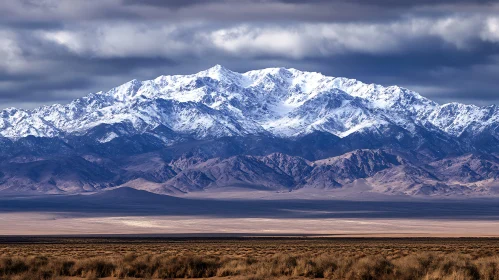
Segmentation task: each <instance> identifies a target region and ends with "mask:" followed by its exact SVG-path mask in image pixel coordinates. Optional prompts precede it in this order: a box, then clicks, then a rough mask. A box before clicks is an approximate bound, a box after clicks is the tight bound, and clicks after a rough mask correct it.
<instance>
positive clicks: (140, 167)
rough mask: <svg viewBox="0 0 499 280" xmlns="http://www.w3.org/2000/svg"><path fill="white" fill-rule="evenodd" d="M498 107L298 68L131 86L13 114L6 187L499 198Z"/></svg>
mask: <svg viewBox="0 0 499 280" xmlns="http://www.w3.org/2000/svg"><path fill="white" fill-rule="evenodd" d="M498 124H499V110H498V107H497V106H495V105H492V106H484V107H479V106H475V105H464V104H459V103H449V104H443V105H440V104H438V103H436V102H433V101H431V100H430V99H427V98H425V97H423V96H421V95H420V94H418V93H416V92H414V91H411V90H409V89H405V88H401V87H398V86H388V87H385V86H381V85H376V84H366V83H362V82H360V81H357V80H355V79H347V78H338V77H328V76H324V75H322V74H320V73H315V72H303V71H299V70H296V69H285V68H268V69H262V70H254V71H249V72H246V73H236V72H233V71H231V70H228V69H226V68H224V67H222V66H220V65H217V66H214V67H212V68H210V69H208V70H205V71H201V72H199V73H196V74H193V75H174V76H160V77H158V78H156V79H154V80H148V81H142V82H141V81H137V80H132V81H130V82H128V83H125V84H123V85H121V86H118V87H116V88H113V89H111V90H109V91H107V92H98V93H92V94H89V95H87V96H85V97H82V98H78V99H76V100H74V101H72V102H71V103H69V104H66V105H59V104H56V105H51V106H42V107H39V108H36V109H33V110H22V109H15V108H9V109H4V110H2V111H1V113H0V136H1V137H0V192H26V191H28V192H38V193H80V192H94V191H99V190H102V189H107V188H116V187H133V188H136V189H143V190H148V191H152V192H155V193H161V194H165V193H168V194H172V193H173V194H183V193H188V192H194V191H204V190H207V189H214V190H220V191H223V190H224V189H226V188H227V187H231V188H232V187H237V188H244V189H248V188H249V189H258V190H269V191H294V190H298V189H304V190H306V189H309V188H314V189H326V190H331V189H333V190H335V189H343V188H350V187H352V186H354V187H356V188H357V187H358V186H362V187H361V188H360V189H362V190H363V191H366V190H368V191H371V192H377V193H387V194H405V195H487V196H488V195H498V194H499V188H498V187H499V140H498V139H499V127H498Z"/></svg>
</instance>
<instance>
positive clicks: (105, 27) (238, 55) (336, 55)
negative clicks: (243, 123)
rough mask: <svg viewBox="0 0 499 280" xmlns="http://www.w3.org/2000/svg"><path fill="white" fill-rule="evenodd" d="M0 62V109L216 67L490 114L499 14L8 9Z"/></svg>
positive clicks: (497, 79) (1, 10)
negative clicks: (394, 91) (299, 76)
mask: <svg viewBox="0 0 499 280" xmlns="http://www.w3.org/2000/svg"><path fill="white" fill-rule="evenodd" d="M435 3H438V4H435ZM0 57H1V59H0V102H1V103H0V108H5V107H10V106H16V107H22V108H33V107H35V106H38V105H41V104H52V103H65V102H68V101H69V100H71V99H73V98H75V97H79V96H83V95H85V94H87V93H89V92H96V91H100V90H108V89H110V88H111V87H114V86H117V85H119V84H122V83H124V82H126V81H128V80H131V79H133V78H137V79H141V80H145V79H152V78H155V77H157V76H159V75H165V74H188V73H194V72H198V71H200V70H203V69H206V68H209V67H211V66H213V65H214V64H222V65H224V66H226V67H227V68H229V69H232V70H234V71H240V72H241V71H247V70H251V69H257V68H264V67H294V68H297V69H301V70H310V71H318V72H322V73H324V74H327V75H332V76H346V77H350V78H356V79H359V80H362V81H365V82H370V83H371V82H372V83H379V84H383V85H392V84H397V85H401V86H404V87H407V88H410V89H413V90H416V91H418V92H420V93H421V94H423V95H425V96H427V97H430V98H432V99H434V100H436V101H438V102H442V103H444V102H452V101H457V102H464V103H474V104H479V105H486V104H499V3H498V1H495V0H494V1H492V0H491V1H487V0H483V1H481V0H440V1H437V0H412V1H405V0H348V1H346V0H344V1H340V0H327V1H326V0H308V1H297V0H71V1H66V0H15V1H14V0H12V1H10V0H7V1H1V2H0Z"/></svg>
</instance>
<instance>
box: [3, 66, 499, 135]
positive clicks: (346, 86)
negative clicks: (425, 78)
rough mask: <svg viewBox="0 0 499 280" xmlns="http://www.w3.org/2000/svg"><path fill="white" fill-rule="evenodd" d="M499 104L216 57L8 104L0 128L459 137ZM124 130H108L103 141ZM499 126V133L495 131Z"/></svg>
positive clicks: (491, 121) (483, 126)
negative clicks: (26, 105) (61, 99)
mask: <svg viewBox="0 0 499 280" xmlns="http://www.w3.org/2000/svg"><path fill="white" fill-rule="evenodd" d="M498 120H499V110H498V107H497V106H486V107H478V106H474V105H464V104H459V103H449V104H444V105H439V104H437V103H435V102H433V101H431V100H429V99H427V98H425V97H422V96H421V95H419V94H418V93H416V92H413V91H411V90H408V89H405V88H401V87H398V86H389V87H384V86H380V85H375V84H365V83H362V82H360V81H357V80H354V79H347V78H337V77H328V76H324V75H322V74H320V73H315V72H303V71H299V70H296V69H285V68H268V69H262V70H255V71H249V72H246V73H236V72H233V71H231V70H228V69H226V68H224V67H223V66H220V65H217V66H214V67H212V68H210V69H208V70H205V71H201V72H199V73H197V74H193V75H175V76H160V77H158V78H156V79H154V80H148V81H142V82H141V81H137V80H132V81H130V82H128V83H125V84H123V85H121V86H118V87H116V88H113V89H111V90H109V91H107V92H98V93H92V94H89V95H87V96H85V97H82V98H79V99H76V100H74V101H72V102H71V103H69V104H67V105H60V104H56V105H51V106H42V107H39V108H36V109H34V110H22V109H15V108H8V109H5V110H2V111H1V118H0V135H2V136H4V137H8V138H13V139H17V138H21V137H26V136H29V135H32V136H37V137H65V136H67V135H71V134H74V135H84V134H85V133H86V132H87V131H88V130H90V129H92V128H94V127H97V126H99V125H102V124H118V123H121V124H127V125H128V127H129V128H130V129H129V131H127V133H132V134H139V133H144V132H146V131H149V130H153V129H154V128H156V127H158V126H165V127H167V128H169V129H171V130H172V131H174V132H177V133H182V134H190V135H193V136H194V137H195V138H197V139H204V138H216V137H222V136H244V135H249V134H261V133H269V134H271V135H274V136H278V137H294V136H299V135H305V134H308V133H311V132H313V131H324V132H328V133H331V134H333V135H336V136H338V137H345V136H348V135H350V134H352V133H355V132H359V131H363V130H376V129H380V128H381V127H384V126H387V125H396V126H399V127H401V128H403V129H405V130H406V131H407V132H409V133H412V134H414V133H416V130H415V127H422V128H425V129H427V130H429V131H440V132H443V133H445V134H448V135H449V136H452V137H459V136H460V135H462V134H463V133H464V132H465V131H469V132H471V133H473V134H476V133H480V132H482V131H484V130H487V129H491V128H495V127H496V126H497V124H498ZM118 136H119V135H118V134H117V133H116V132H114V131H110V132H109V133H108V134H107V135H106V136H104V137H103V138H102V139H100V141H110V140H111V139H113V138H114V137H118ZM494 136H496V135H494Z"/></svg>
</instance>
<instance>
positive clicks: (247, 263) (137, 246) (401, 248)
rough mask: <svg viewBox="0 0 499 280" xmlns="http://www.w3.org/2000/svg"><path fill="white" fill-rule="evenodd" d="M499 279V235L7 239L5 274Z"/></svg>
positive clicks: (3, 242)
mask: <svg viewBox="0 0 499 280" xmlns="http://www.w3.org/2000/svg"><path fill="white" fill-rule="evenodd" d="M105 277H107V278H111V279H130V278H142V279H171V278H210V277H215V278H224V279H309V278H310V279H314V278H326V279H352V280H354V279H402V280H403V279H407V280H412V279H499V239H487V238H480V239H473V238H468V239H451V238H447V239H445V238H442V239H437V238H428V239H421V238H419V239H417V238H399V239H390V238H358V239H355V238H352V239H345V238H341V239H339V238H303V239H301V238H265V239H264V238H247V239H205V240H200V239H177V240H174V239H161V238H140V239H133V238H89V239H74V238H32V239H30V238H27V239H9V238H6V239H5V238H4V239H2V238H0V279H30V280H31V279H99V278H105Z"/></svg>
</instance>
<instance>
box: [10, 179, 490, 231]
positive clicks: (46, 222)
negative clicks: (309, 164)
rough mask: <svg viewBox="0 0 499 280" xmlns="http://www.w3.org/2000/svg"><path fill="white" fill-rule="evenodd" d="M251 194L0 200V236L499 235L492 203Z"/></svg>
mask: <svg viewBox="0 0 499 280" xmlns="http://www.w3.org/2000/svg"><path fill="white" fill-rule="evenodd" d="M251 193H252V195H251V196H250V195H248V194H245V193H241V192H227V193H226V194H225V196H221V197H220V193H218V194H210V193H209V192H208V193H203V194H192V195H187V196H185V197H173V196H165V195H157V194H152V193H148V192H145V191H139V190H135V189H130V188H121V189H115V190H111V191H106V192H101V193H97V194H90V195H70V196H63V195H60V196H58V195H51V196H11V197H9V196H5V197H2V198H0V223H1V224H2V227H0V235H81V234H97V235H99V234H156V235H158V234H164V235H173V236H175V235H184V234H188V235H189V234H191V235H192V234H193V235H200V236H203V235H204V236H206V235H218V236H231V235H237V236H245V235H259V236H274V235H332V236H498V235H499V199H497V198H489V199H486V198H475V199H470V198H466V199H465V200H464V199H459V198H446V199H443V198H439V199H430V198H414V197H412V198H406V197H393V196H389V197H386V196H378V197H376V196H373V195H370V194H366V195H364V196H358V197H357V198H356V199H353V198H351V197H348V195H344V196H341V197H335V196H333V195H329V196H328V195H327V193H322V195H317V196H314V195H309V196H304V195H303V194H299V193H297V194H294V193H284V194H277V193H266V192H254V191H253V192H251ZM216 196H218V198H215V197H216ZM259 196H260V197H259ZM297 197H300V199H297ZM303 197H306V199H304V198H303ZM388 199H389V200H388Z"/></svg>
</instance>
